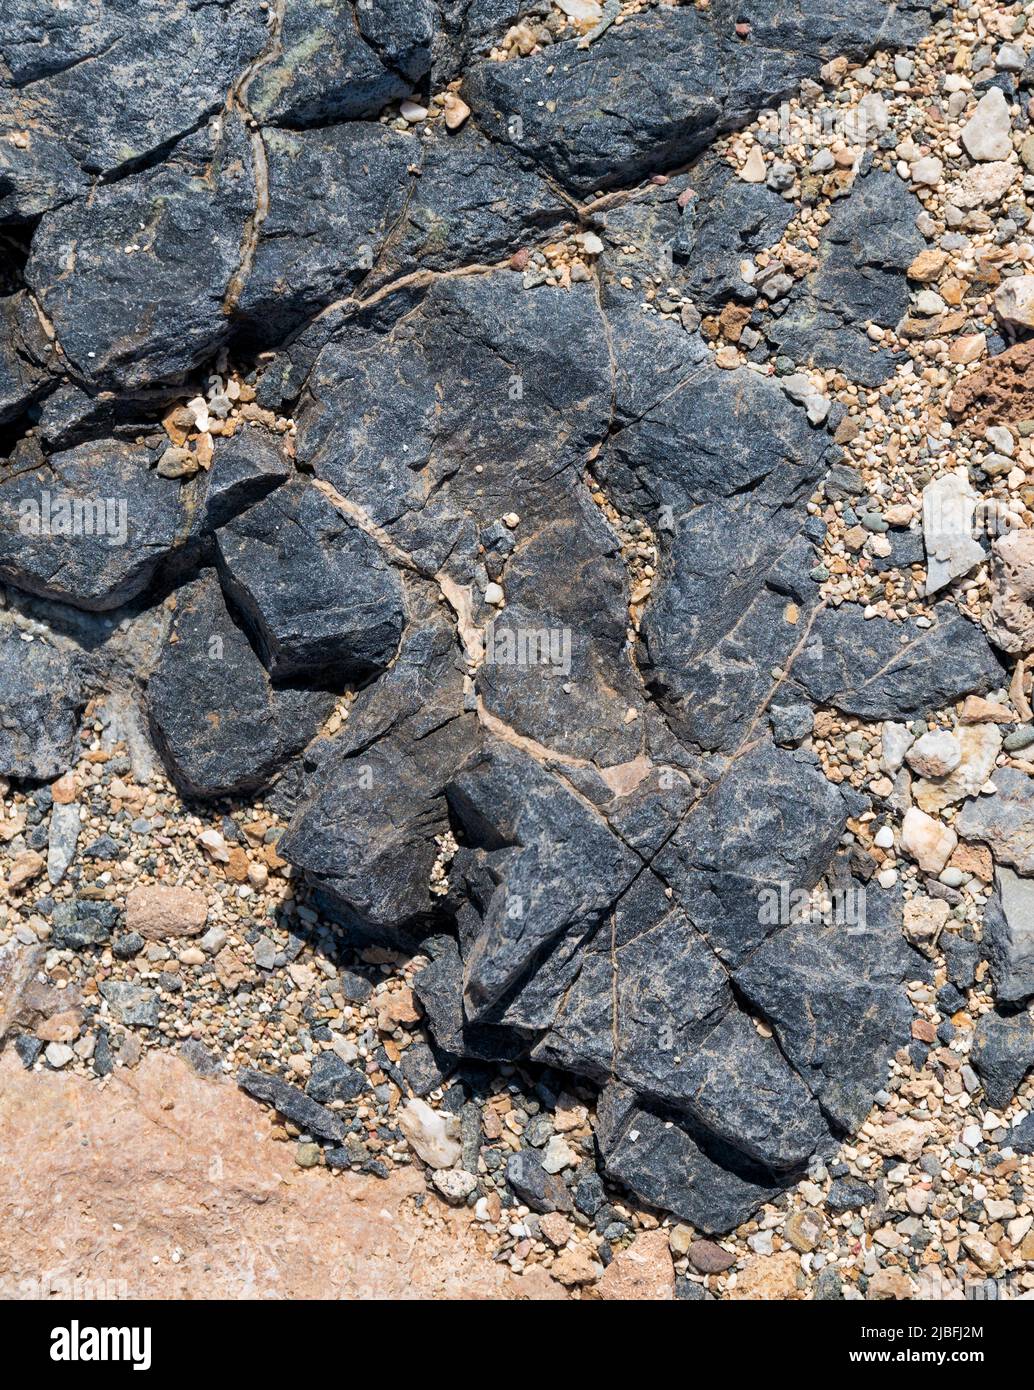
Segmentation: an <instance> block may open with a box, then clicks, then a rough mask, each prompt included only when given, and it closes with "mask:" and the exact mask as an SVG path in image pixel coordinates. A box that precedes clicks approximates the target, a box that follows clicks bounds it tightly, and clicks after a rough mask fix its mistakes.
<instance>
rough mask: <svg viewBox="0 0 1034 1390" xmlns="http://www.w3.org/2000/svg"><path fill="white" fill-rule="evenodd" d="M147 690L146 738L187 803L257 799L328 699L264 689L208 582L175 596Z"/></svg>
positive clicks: (323, 713) (257, 666)
mask: <svg viewBox="0 0 1034 1390" xmlns="http://www.w3.org/2000/svg"><path fill="white" fill-rule="evenodd" d="M176 598H177V603H176V617H175V620H174V622H173V627H172V639H174V640H170V641H169V642H168V643H167V644H166V646H165V648H164V650H163V652H162V655H161V658H160V660H159V662H158V665H157V667H156V668H155V671H154V673H153V674H152V676H151V678H150V681H149V682H148V686H147V705H148V712H149V715H150V722H151V730H152V733H153V736H154V739H155V742H156V744H157V746H158V749H159V751H160V752H161V754H162V757H163V759H164V761H165V765H166V767H167V768H168V770H169V773H170V775H171V776H172V778H173V779H174V780H175V782H176V783H177V785H178V786H179V787H180V788H181V789H182V790H183V791H184V792H185V793H186V794H187V795H189V796H198V797H211V796H225V795H229V794H232V793H238V792H251V791H257V790H259V789H260V788H261V787H263V786H266V785H267V784H268V783H269V782H270V781H271V780H272V778H273V777H274V776H275V775H276V774H277V773H278V772H279V771H280V769H281V768H282V766H283V764H284V763H285V762H286V761H287V760H288V759H289V758H290V757H291V756H292V755H293V754H295V753H297V752H299V751H300V750H301V749H302V748H303V747H304V746H305V745H306V744H307V743H308V742H309V741H310V740H311V739H312V738H313V736H314V735H315V734H316V732H317V730H318V728H319V725H320V724H321V723H322V721H323V719H325V718H326V717H327V716H328V715H329V714H330V711H331V709H332V708H333V706H334V703H335V700H334V696H333V695H330V694H317V693H315V692H312V691H304V690H294V689H290V688H287V689H283V690H277V689H274V687H273V686H272V684H271V683H270V680H269V676H268V675H267V673H266V670H265V668H264V667H263V665H262V663H261V661H260V660H259V658H258V657H257V656H256V655H255V653H254V651H253V650H252V647H251V644H250V643H249V641H248V639H247V637H246V635H245V634H244V632H243V631H242V630H241V628H239V627H238V626H237V624H236V623H235V622H234V620H233V618H232V616H231V614H230V612H229V610H228V609H227V607H226V604H225V602H224V600H223V596H222V593H221V592H220V589H219V585H218V583H217V581H216V579H215V577H214V575H212V574H211V573H206V574H205V575H204V576H203V577H202V578H201V579H198V580H196V581H194V582H193V583H191V584H188V585H185V586H184V587H183V588H182V589H180V590H179V591H178V593H177V596H176Z"/></svg>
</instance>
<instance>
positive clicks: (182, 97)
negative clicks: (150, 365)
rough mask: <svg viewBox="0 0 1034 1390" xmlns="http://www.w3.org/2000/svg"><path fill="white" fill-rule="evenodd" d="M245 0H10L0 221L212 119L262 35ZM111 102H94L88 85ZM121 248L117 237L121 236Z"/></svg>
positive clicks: (119, 172)
mask: <svg viewBox="0 0 1034 1390" xmlns="http://www.w3.org/2000/svg"><path fill="white" fill-rule="evenodd" d="M266 19H267V16H266V15H264V14H263V12H262V11H261V10H260V9H259V8H258V7H257V6H254V5H252V4H250V3H248V0H226V3H224V4H220V5H174V6H169V5H164V4H160V3H157V0H145V3H144V4H140V3H138V2H137V0H107V2H106V3H105V4H104V5H91V6H88V7H86V8H83V7H80V6H76V7H74V8H65V7H63V6H60V5H39V4H36V3H35V0H10V3H9V4H8V5H6V6H5V14H4V31H3V34H2V35H0V70H6V72H5V80H4V82H3V87H4V91H3V95H2V97H0V130H3V131H4V132H5V134H6V133H8V132H10V133H12V134H17V133H18V132H25V131H27V130H31V131H32V137H31V139H28V140H18V139H3V140H0V220H8V219H22V218H27V217H34V216H38V214H39V213H41V212H45V211H47V210H48V209H50V208H53V207H56V206H57V205H58V204H63V203H66V202H67V201H68V199H69V197H71V196H74V195H75V194H76V193H77V191H78V190H80V189H82V190H84V191H85V189H86V187H87V185H88V184H89V183H90V182H91V181H92V180H93V179H94V178H96V177H97V176H98V175H100V176H102V177H104V178H106V179H108V180H117V179H119V178H121V177H122V176H124V175H126V174H128V173H130V172H132V170H134V169H135V168H138V167H140V166H142V165H145V164H148V163H150V162H157V161H158V160H159V159H160V158H161V156H162V155H167V154H169V153H170V152H174V151H175V149H176V146H177V144H178V143H180V142H181V141H183V140H184V138H186V137H189V135H190V134H191V132H193V131H195V130H197V129H198V128H199V127H200V126H201V125H203V124H204V122H205V120H206V119H208V118H210V117H214V116H216V114H217V113H218V112H220V111H221V110H222V109H223V107H224V106H225V104H226V96H227V92H228V90H229V89H230V88H231V87H232V86H233V85H234V82H235V79H236V78H238V77H240V76H242V75H243V73H244V70H245V68H246V67H247V66H248V64H249V63H250V62H251V61H252V60H253V59H255V58H257V57H258V55H259V53H261V51H262V49H263V47H264V46H265V44H266V42H267V33H266ZM113 91H117V92H118V93H119V100H118V101H110V102H103V101H98V100H97V93H98V92H113ZM123 244H124V243H123Z"/></svg>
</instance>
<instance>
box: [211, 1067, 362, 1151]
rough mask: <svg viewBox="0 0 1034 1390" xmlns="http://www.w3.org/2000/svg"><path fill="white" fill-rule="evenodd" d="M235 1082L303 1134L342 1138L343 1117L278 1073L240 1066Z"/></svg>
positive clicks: (331, 1140)
mask: <svg viewBox="0 0 1034 1390" xmlns="http://www.w3.org/2000/svg"><path fill="white" fill-rule="evenodd" d="M237 1085H238V1086H240V1088H241V1090H242V1091H247V1093H248V1095H249V1096H254V1097H255V1099H256V1100H261V1101H264V1102H265V1103H266V1105H271V1106H273V1108H274V1109H275V1110H276V1111H277V1113H278V1114H280V1115H282V1116H283V1117H284V1119H285V1120H289V1121H290V1122H291V1124H293V1125H297V1127H298V1128H299V1129H300V1130H301V1131H302V1133H303V1134H311V1135H312V1136H313V1138H314V1139H323V1140H326V1141H327V1142H329V1143H332V1144H341V1143H343V1142H344V1138H345V1126H344V1123H343V1121H341V1120H340V1119H338V1117H337V1116H336V1115H335V1114H334V1113H333V1112H332V1111H330V1110H325V1109H324V1108H323V1106H322V1105H317V1103H316V1102H315V1101H314V1100H310V1099H309V1097H308V1096H307V1095H305V1093H304V1092H303V1091H299V1090H298V1088H297V1086H292V1085H290V1083H289V1082H287V1081H284V1080H283V1079H282V1078H281V1077H279V1076H270V1075H269V1073H268V1072H264V1071H256V1070H255V1069H254V1068H253V1067H242V1068H241V1069H240V1071H239V1072H238V1073H237Z"/></svg>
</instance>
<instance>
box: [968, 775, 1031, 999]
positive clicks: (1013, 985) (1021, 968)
mask: <svg viewBox="0 0 1034 1390" xmlns="http://www.w3.org/2000/svg"><path fill="white" fill-rule="evenodd" d="M982 800H983V798H982ZM981 945H982V946H983V950H984V954H985V955H986V957H987V960H988V962H989V964H990V966H991V978H992V979H993V981H994V993H995V999H996V1000H997V1001H998V1002H999V1003H1002V1004H1022V1003H1023V1001H1024V1000H1026V999H1029V998H1030V997H1031V996H1032V995H1034V881H1032V880H1031V879H1028V878H1020V876H1019V874H1016V873H1013V871H1012V869H1007V868H1006V867H1005V866H1004V865H1002V864H1000V865H998V867H997V869H996V870H995V893H994V896H992V897H991V898H989V899H988V902H987V905H986V907H985V908H984V934H983V937H982V938H981Z"/></svg>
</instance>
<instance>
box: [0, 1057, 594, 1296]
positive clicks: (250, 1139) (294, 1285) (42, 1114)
mask: <svg viewBox="0 0 1034 1390" xmlns="http://www.w3.org/2000/svg"><path fill="white" fill-rule="evenodd" d="M166 1107H168V1108H166ZM266 1113H267V1112H264V1111H263V1110H262V1109H261V1108H260V1107H259V1106H258V1105H256V1103H255V1102H254V1101H253V1100H251V1099H249V1098H248V1097H247V1096H246V1095H244V1094H243V1093H242V1092H241V1091H239V1090H238V1089H237V1087H236V1086H233V1085H232V1084H230V1083H229V1082H228V1081H223V1082H217V1081H212V1080H205V1079H203V1078H202V1077H200V1076H198V1075H196V1074H195V1073H194V1072H193V1071H191V1069H190V1068H189V1067H188V1066H186V1064H185V1063H183V1062H181V1061H179V1060H178V1059H176V1058H173V1057H170V1056H168V1055H167V1054H164V1053H148V1054H147V1055H146V1056H145V1057H144V1060H143V1061H142V1062H141V1064H140V1066H139V1068H138V1069H136V1070H135V1071H133V1072H131V1073H129V1072H125V1071H123V1070H116V1071H115V1073H114V1074H113V1075H112V1077H111V1078H110V1080H109V1082H108V1085H107V1086H106V1087H105V1089H104V1090H103V1091H100V1092H98V1091H97V1089H96V1087H95V1086H93V1085H92V1084H91V1083H90V1082H89V1081H88V1080H86V1079H85V1078H83V1077H79V1076H71V1075H65V1074H62V1073H58V1072H27V1071H25V1070H23V1068H22V1066H21V1064H20V1063H19V1061H18V1059H17V1057H15V1056H14V1054H13V1050H9V1051H8V1053H7V1055H5V1056H4V1057H3V1058H2V1059H0V1125H2V1128H3V1132H4V1134H5V1136H6V1142H7V1143H8V1144H10V1145H11V1147H12V1151H13V1152H17V1153H21V1154H31V1155H32V1156H33V1158H32V1162H31V1163H27V1164H19V1163H5V1164H4V1165H2V1167H0V1221H2V1222H3V1226H4V1229H5V1231H6V1232H7V1236H6V1238H5V1244H4V1259H5V1265H4V1272H5V1276H6V1278H7V1279H8V1280H10V1282H11V1285H12V1290H14V1291H17V1292H18V1293H19V1294H22V1295H23V1296H25V1297H36V1298H39V1297H48V1298H49V1297H64V1296H67V1292H68V1290H69V1289H70V1288H73V1287H75V1281H76V1280H81V1279H82V1278H83V1274H82V1271H83V1269H84V1268H86V1267H89V1269H90V1276H89V1277H90V1279H91V1280H96V1281H97V1284H96V1285H94V1287H99V1288H104V1289H105V1290H107V1291H109V1292H110V1294H111V1296H113V1297H118V1296H122V1297H126V1296H128V1297H135V1298H175V1299H182V1298H190V1297H216V1296H218V1297H223V1298H230V1299H236V1298H240V1299H255V1298H258V1299H266V1298H271V1299H277V1298H290V1299H296V1298H312V1299H324V1298H327V1297H328V1296H334V1297H341V1298H347V1299H359V1298H385V1299H392V1300H396V1299H402V1300H406V1299H414V1298H426V1299H449V1298H478V1299H482V1298H499V1299H502V1298H507V1299H514V1298H521V1299H524V1298H540V1297H545V1298H565V1297H566V1296H567V1295H566V1292H565V1290H564V1289H563V1288H562V1287H561V1286H560V1285H559V1284H557V1283H555V1282H554V1281H553V1280H552V1279H550V1278H549V1276H548V1275H546V1274H544V1273H543V1274H539V1275H535V1274H532V1273H530V1272H529V1274H527V1275H521V1276H517V1275H514V1274H512V1273H511V1272H510V1270H509V1269H507V1268H505V1267H503V1266H501V1265H499V1264H493V1263H492V1262H491V1261H490V1260H486V1259H485V1257H484V1254H483V1253H482V1251H481V1249H480V1246H479V1244H478V1238H477V1236H476V1234H475V1232H474V1230H473V1228H472V1224H471V1217H470V1215H469V1214H468V1213H467V1212H465V1211H462V1210H459V1211H457V1210H453V1209H450V1208H446V1207H444V1206H443V1207H442V1209H441V1210H440V1212H438V1214H437V1219H436V1221H435V1223H434V1225H433V1226H429V1225H426V1224H425V1223H424V1221H423V1218H420V1217H417V1216H416V1215H415V1208H414V1206H413V1199H414V1198H415V1197H417V1196H418V1195H419V1194H422V1193H423V1192H424V1191H425V1187H424V1179H423V1177H422V1176H421V1174H420V1173H419V1172H418V1171H417V1170H416V1168H415V1167H408V1168H398V1169H396V1170H395V1171H394V1172H393V1173H392V1174H391V1175H390V1176H389V1177H387V1178H374V1177H362V1176H358V1175H356V1174H354V1173H348V1172H345V1173H336V1174H334V1173H331V1172H329V1171H328V1170H326V1169H324V1168H315V1169H312V1170H310V1171H308V1172H305V1173H302V1172H301V1170H300V1169H299V1168H298V1167H297V1166H296V1164H295V1161H294V1149H293V1146H292V1145H289V1144H279V1143H274V1142H272V1141H271V1140H270V1139H268V1138H267V1137H266V1136H265V1132H264V1131H265V1129H266ZM156 1115H161V1116H163V1117H164V1118H165V1120H166V1121H167V1123H161V1124H155V1123H154V1122H153V1117H154V1116H156ZM177 1117H178V1118H177ZM69 1146H71V1148H72V1149H74V1151H75V1154H76V1163H75V1165H74V1167H73V1168H72V1169H71V1170H70V1169H69V1165H68V1153H69ZM199 1154H217V1155H219V1158H220V1162H221V1165H222V1167H221V1170H220V1171H221V1174H222V1176H221V1178H220V1179H219V1180H218V1181H212V1182H209V1183H207V1184H206V1183H205V1179H204V1173H205V1171H206V1166H207V1165H202V1175H201V1179H200V1183H201V1186H200V1188H199V1186H198V1184H199V1177H198V1155H199ZM56 1184H60V1186H61V1189H62V1191H63V1192H64V1193H65V1194H66V1198H65V1201H63V1202H60V1203H55V1202H54V1201H53V1200H52V1198H53V1193H54V1188H55V1185H56ZM172 1190H176V1191H183V1192H190V1193H196V1194H197V1196H198V1199H199V1200H201V1199H203V1201H204V1213H205V1216H204V1233H203V1238H202V1237H201V1236H200V1235H199V1232H198V1216H197V1208H196V1206H195V1203H194V1201H193V1200H192V1201H190V1202H188V1203H185V1204H184V1203H178V1202H176V1203H170V1202H169V1198H168V1194H169V1192H170V1191H172ZM26 1204H29V1205H31V1206H32V1207H33V1209H34V1210H36V1211H37V1212H39V1213H40V1216H39V1219H38V1220H35V1221H31V1222H26V1221H23V1220H20V1219H18V1218H16V1216H15V1212H16V1211H22V1210H24V1208H25V1206H26ZM87 1205H88V1206H89V1207H90V1209H91V1210H92V1211H93V1212H94V1214H95V1216H96V1218H97V1221H96V1225H92V1224H91V1225H89V1226H85V1225H84V1224H83V1221H82V1219H81V1215H80V1213H81V1211H82V1210H83V1208H84V1207H86V1206H87ZM314 1230H318V1231H319V1232H320V1238H319V1240H316V1241H314V1240H313V1239H312V1233H313V1231H314ZM271 1232H275V1233H276V1235H277V1238H276V1239H275V1240H271ZM156 1241H158V1242H160V1243H161V1246H162V1248H168V1249H175V1248H178V1249H179V1250H181V1251H182V1252H183V1253H182V1258H181V1260H180V1261H179V1263H177V1264H173V1262H172V1261H171V1260H162V1261H160V1262H159V1263H158V1264H155V1263H154V1262H153V1259H152V1246H153V1244H154V1242H156ZM242 1242H243V1243H244V1244H245V1245H247V1246H254V1247H256V1248H258V1247H260V1246H261V1248H263V1249H264V1250H266V1252H267V1254H266V1257H265V1258H264V1259H262V1260H261V1261H257V1262H256V1263H255V1264H254V1265H253V1264H252V1263H251V1262H249V1261H243V1262H242V1260H241V1245H242ZM400 1242H401V1243H403V1244H404V1246H405V1248H406V1249H410V1250H411V1253H412V1259H411V1260H409V1261H403V1262H400V1260H399V1258H398V1251H399V1244H400ZM42 1270H46V1271H49V1272H50V1273H49V1279H50V1283H49V1285H47V1286H41V1283H40V1277H41V1276H40V1271H42Z"/></svg>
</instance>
